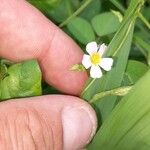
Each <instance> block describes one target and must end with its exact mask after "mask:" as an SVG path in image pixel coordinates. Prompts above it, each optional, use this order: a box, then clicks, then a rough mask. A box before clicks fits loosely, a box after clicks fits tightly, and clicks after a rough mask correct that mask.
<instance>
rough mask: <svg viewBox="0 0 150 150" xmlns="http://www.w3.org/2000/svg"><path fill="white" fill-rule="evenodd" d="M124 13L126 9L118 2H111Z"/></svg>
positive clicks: (112, 0) (113, 0) (114, 0)
mask: <svg viewBox="0 0 150 150" xmlns="http://www.w3.org/2000/svg"><path fill="white" fill-rule="evenodd" d="M110 2H112V3H113V4H114V5H115V6H116V7H117V8H118V9H119V10H120V11H121V12H122V13H124V12H125V8H124V7H123V6H122V5H121V4H120V3H119V2H118V1H116V0H110Z"/></svg>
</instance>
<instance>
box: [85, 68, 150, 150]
mask: <svg viewBox="0 0 150 150" xmlns="http://www.w3.org/2000/svg"><path fill="white" fill-rule="evenodd" d="M149 85H150V71H148V73H146V75H145V76H144V77H143V78H142V79H141V80H140V81H139V82H137V84H136V85H135V86H134V87H133V89H132V90H131V92H130V93H129V94H128V95H127V96H125V97H124V98H123V99H122V100H121V102H120V103H119V104H118V105H117V107H116V108H115V109H114V110H113V112H112V113H111V115H110V116H109V118H108V119H107V120H106V121H105V123H104V124H103V125H102V127H101V129H100V130H99V131H98V133H97V135H96V136H95V138H94V140H93V142H92V143H91V144H90V145H89V147H88V150H97V149H102V150H149V149H150V146H149V145H150V126H149V123H150V119H149V118H150V103H149V100H150V92H149Z"/></svg>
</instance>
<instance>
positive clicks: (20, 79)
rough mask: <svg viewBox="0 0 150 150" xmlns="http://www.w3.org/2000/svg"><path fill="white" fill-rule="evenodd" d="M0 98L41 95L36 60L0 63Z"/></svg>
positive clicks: (39, 74) (38, 69)
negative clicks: (10, 63)
mask: <svg viewBox="0 0 150 150" xmlns="http://www.w3.org/2000/svg"><path fill="white" fill-rule="evenodd" d="M1 68H2V69H1V71H0V74H1V79H0V100H4V99H11V98H18V97H28V96H38V95H41V71H40V68H39V65H38V63H37V61H36V60H29V61H25V62H22V63H17V64H13V65H11V66H8V67H7V66H6V65H5V64H1Z"/></svg>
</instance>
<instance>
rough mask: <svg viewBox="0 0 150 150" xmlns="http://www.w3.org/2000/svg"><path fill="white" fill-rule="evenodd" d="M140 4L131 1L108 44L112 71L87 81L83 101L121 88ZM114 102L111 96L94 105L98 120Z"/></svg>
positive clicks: (114, 98)
mask: <svg viewBox="0 0 150 150" xmlns="http://www.w3.org/2000/svg"><path fill="white" fill-rule="evenodd" d="M142 4H143V3H141V1H139V0H138V1H135V0H133V1H131V4H130V6H129V8H128V10H127V12H126V15H125V17H124V20H123V21H122V24H121V27H120V28H119V30H118V31H117V33H116V35H115V36H114V38H113V39H112V41H111V43H110V44H109V47H108V50H107V53H106V56H110V57H113V58H114V66H113V69H112V70H111V71H110V72H108V73H106V74H105V75H104V76H103V77H102V78H100V79H94V80H93V79H89V80H88V82H87V85H86V87H85V89H84V90H83V92H82V94H81V97H82V98H83V99H86V100H87V101H89V100H90V99H91V98H92V97H93V96H94V95H95V94H97V93H100V92H102V91H105V90H111V89H114V88H118V87H120V86H121V84H122V80H123V76H124V72H125V69H126V65H127V61H128V56H129V51H130V46H131V42H132V36H133V28H134V23H135V18H136V17H137V15H136V14H137V11H139V9H140V7H141V5H142ZM129 10H130V11H129ZM131 10H132V11H131ZM116 100H117V97H116V96H111V97H109V98H108V97H106V98H103V99H102V100H101V101H100V102H99V103H95V107H97V110H98V111H99V112H100V113H101V118H99V119H100V120H102V121H104V120H105V119H106V118H107V116H108V115H109V114H110V113H111V111H112V109H113V108H114V106H115V105H116Z"/></svg>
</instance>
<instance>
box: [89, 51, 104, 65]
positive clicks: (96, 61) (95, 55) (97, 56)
mask: <svg viewBox="0 0 150 150" xmlns="http://www.w3.org/2000/svg"><path fill="white" fill-rule="evenodd" d="M101 58H102V57H101V55H100V54H99V53H97V52H96V53H93V54H92V55H91V57H90V59H91V62H92V64H94V65H98V64H99V63H100V61H101Z"/></svg>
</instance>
